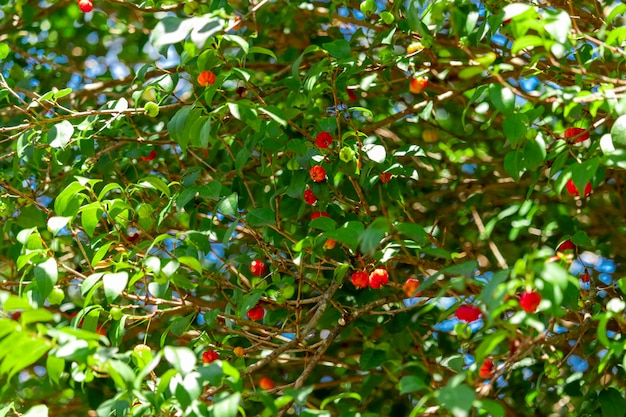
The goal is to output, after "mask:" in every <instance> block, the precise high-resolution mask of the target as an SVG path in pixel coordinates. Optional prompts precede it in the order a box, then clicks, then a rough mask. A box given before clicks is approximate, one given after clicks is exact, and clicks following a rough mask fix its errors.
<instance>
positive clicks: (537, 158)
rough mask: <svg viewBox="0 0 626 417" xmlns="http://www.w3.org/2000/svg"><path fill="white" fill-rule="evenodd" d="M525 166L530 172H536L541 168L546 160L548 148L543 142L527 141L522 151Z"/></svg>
mask: <svg viewBox="0 0 626 417" xmlns="http://www.w3.org/2000/svg"><path fill="white" fill-rule="evenodd" d="M522 154H523V157H524V166H525V167H526V169H527V170H529V171H536V170H537V169H538V168H539V167H541V166H542V165H543V163H544V160H545V158H546V147H545V144H544V143H543V142H541V143H540V142H539V141H536V140H532V139H531V140H527V141H526V144H525V145H524V149H523V150H522Z"/></svg>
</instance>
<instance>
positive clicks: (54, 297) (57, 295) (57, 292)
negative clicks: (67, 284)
mask: <svg viewBox="0 0 626 417" xmlns="http://www.w3.org/2000/svg"><path fill="white" fill-rule="evenodd" d="M64 298H65V293H64V292H63V290H62V289H61V288H59V287H54V288H53V289H52V292H50V294H49V295H48V302H49V303H50V305H58V304H61V303H62V302H63V299H64Z"/></svg>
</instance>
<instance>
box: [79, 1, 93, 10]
mask: <svg viewBox="0 0 626 417" xmlns="http://www.w3.org/2000/svg"><path fill="white" fill-rule="evenodd" d="M78 8H79V9H80V10H81V11H83V12H84V13H89V12H90V11H92V10H93V2H92V1H91V0H78Z"/></svg>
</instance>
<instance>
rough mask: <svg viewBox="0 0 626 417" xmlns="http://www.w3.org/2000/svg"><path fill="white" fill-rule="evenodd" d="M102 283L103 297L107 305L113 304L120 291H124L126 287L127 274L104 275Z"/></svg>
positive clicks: (123, 272) (124, 272)
mask: <svg viewBox="0 0 626 417" xmlns="http://www.w3.org/2000/svg"><path fill="white" fill-rule="evenodd" d="M102 283H103V285H104V296H105V297H106V299H107V301H108V302H109V303H113V302H114V301H115V300H117V298H118V297H119V296H120V295H121V294H122V291H124V290H125V289H126V285H128V272H126V271H122V272H118V273H115V274H104V275H103V276H102Z"/></svg>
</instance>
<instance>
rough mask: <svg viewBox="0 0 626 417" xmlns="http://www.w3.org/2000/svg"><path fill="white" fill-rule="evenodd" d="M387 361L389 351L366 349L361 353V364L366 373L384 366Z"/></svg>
mask: <svg viewBox="0 0 626 417" xmlns="http://www.w3.org/2000/svg"><path fill="white" fill-rule="evenodd" d="M386 360H387V351H385V350H381V349H365V350H363V353H361V357H360V359H359V364H360V365H361V369H363V370H364V371H366V370H368V369H372V368H376V367H377V366H380V365H382V364H383V363H385V361H386Z"/></svg>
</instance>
